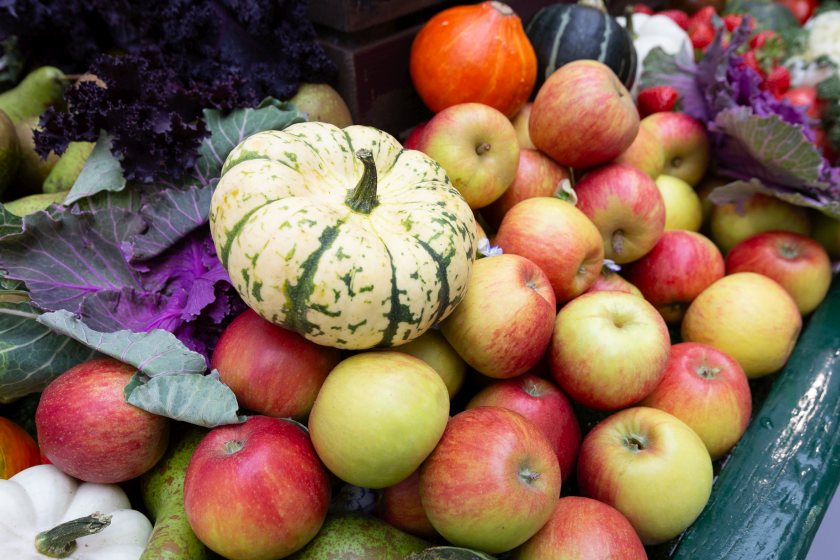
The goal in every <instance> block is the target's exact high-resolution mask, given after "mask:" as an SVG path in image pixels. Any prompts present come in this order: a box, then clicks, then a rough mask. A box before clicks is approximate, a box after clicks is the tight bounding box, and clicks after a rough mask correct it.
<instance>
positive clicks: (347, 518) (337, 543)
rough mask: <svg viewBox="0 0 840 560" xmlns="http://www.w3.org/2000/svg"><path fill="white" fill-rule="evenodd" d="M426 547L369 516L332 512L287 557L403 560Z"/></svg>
mask: <svg viewBox="0 0 840 560" xmlns="http://www.w3.org/2000/svg"><path fill="white" fill-rule="evenodd" d="M429 546H431V545H430V544H429V543H428V542H427V541H424V540H423V539H420V538H418V537H415V536H414V535H409V534H408V533H404V532H402V531H400V530H399V529H397V528H396V527H394V526H393V525H389V524H388V523H386V522H384V521H382V520H380V519H377V518H376V517H373V516H370V515H362V514H357V513H342V514H331V515H328V516H327V519H326V521H324V525H323V526H322V527H321V530H320V531H318V534H317V535H315V538H314V539H312V540H311V541H309V544H307V545H306V546H305V547H303V548H302V549H301V550H300V551H298V552H296V553H295V554H293V555H291V556H290V557H289V560H403V559H404V558H405V557H406V556H408V555H409V554H411V553H412V552H420V551H421V550H424V549H426V548H427V547H429Z"/></svg>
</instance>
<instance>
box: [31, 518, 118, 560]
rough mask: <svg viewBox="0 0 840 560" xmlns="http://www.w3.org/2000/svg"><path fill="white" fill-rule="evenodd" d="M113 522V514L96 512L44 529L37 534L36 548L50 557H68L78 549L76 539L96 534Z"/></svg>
mask: <svg viewBox="0 0 840 560" xmlns="http://www.w3.org/2000/svg"><path fill="white" fill-rule="evenodd" d="M110 524H111V516H110V515H104V514H102V513H99V512H96V513H92V514H91V515H88V516H87V517H80V518H78V519H73V520H71V521H67V522H65V523H62V524H61V525H58V526H56V527H53V528H52V529H50V530H49V531H42V532H40V533H38V534H37V535H36V536H35V550H37V551H38V552H39V553H40V554H43V555H44V556H49V557H50V558H67V557H68V556H70V555H71V554H73V552H74V551H75V550H76V539H80V538H82V537H86V536H88V535H95V534H96V533H98V532H100V531H102V530H103V529H105V527H107V526H108V525H110Z"/></svg>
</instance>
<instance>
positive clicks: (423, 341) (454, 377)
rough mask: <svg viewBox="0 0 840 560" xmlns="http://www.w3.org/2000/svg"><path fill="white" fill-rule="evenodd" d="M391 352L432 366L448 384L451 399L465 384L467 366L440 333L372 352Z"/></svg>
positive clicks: (433, 331)
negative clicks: (405, 355) (407, 355)
mask: <svg viewBox="0 0 840 560" xmlns="http://www.w3.org/2000/svg"><path fill="white" fill-rule="evenodd" d="M390 350H396V351H398V352H404V353H405V354H411V355H412V356H414V357H416V358H420V359H421V360H423V361H424V362H426V363H427V364H429V365H430V366H432V367H433V368H434V369H435V371H436V372H438V375H440V377H441V379H443V382H444V383H446V389H447V391H449V398H450V399H451V398H452V397H454V396H455V394H456V393H457V392H458V390H459V389H460V388H461V385H463V384H464V377H465V376H466V373H467V364H466V363H465V362H464V360H463V359H462V358H461V356H459V355H458V352H456V351H455V349H454V348H452V346H451V345H450V344H449V343H448V342H447V341H446V338H444V336H443V335H442V334H440V332H438V331H435V330H428V331H426V332H425V333H423V334H422V335H420V336H419V337H417V338H415V339H414V340H412V341H411V342H408V343H406V344H401V345H400V346H398V347H396V348H382V349H379V348H372V349H371V351H372V352H387V351H390Z"/></svg>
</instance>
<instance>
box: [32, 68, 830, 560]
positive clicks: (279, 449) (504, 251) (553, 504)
mask: <svg viewBox="0 0 840 560" xmlns="http://www.w3.org/2000/svg"><path fill="white" fill-rule="evenodd" d="M405 145H406V147H407V148H411V149H418V150H421V151H423V152H425V153H426V154H428V155H429V156H431V157H432V158H434V159H435V160H437V161H438V162H439V163H440V164H441V165H442V166H443V167H444V169H445V170H446V172H447V174H448V176H449V177H450V179H451V181H452V183H453V184H454V185H455V187H456V188H457V189H458V190H459V191H460V192H461V194H462V195H463V196H464V198H465V199H466V200H467V202H468V203H469V204H470V206H471V207H472V208H473V209H474V211H475V213H476V217H477V222H478V224H479V231H478V232H477V234H478V238H479V239H480V240H482V241H480V242H479V248H480V254H479V255H477V260H476V262H475V264H474V267H473V271H472V276H471V279H470V283H469V287H468V290H467V293H466V296H465V298H464V299H463V301H462V302H461V303H460V304H459V305H458V307H457V308H456V309H455V311H454V312H453V313H452V315H450V316H449V317H447V318H446V319H445V320H444V321H442V322H441V323H440V324H439V325H438V328H435V329H433V330H431V331H428V332H427V333H425V334H423V335H422V336H421V337H420V338H418V339H416V340H413V341H411V342H409V343H408V344H404V345H402V346H398V347H396V348H391V349H371V350H367V351H363V352H356V353H348V352H342V351H339V350H337V349H334V348H325V347H321V346H318V345H316V344H314V343H312V342H309V341H307V340H305V339H304V338H302V337H301V336H300V335H298V334H295V333H293V332H291V331H288V330H285V329H283V328H281V327H279V326H276V325H273V324H270V323H268V322H266V321H264V320H263V319H261V318H260V317H259V316H258V315H257V314H256V313H254V312H253V311H250V310H249V311H246V312H245V313H244V314H242V315H241V316H239V317H238V318H237V319H236V320H234V321H233V322H232V323H231V324H230V326H229V327H228V328H227V329H226V331H225V332H224V333H223V335H222V338H221V340H220V341H219V344H218V345H217V347H216V348H215V351H214V353H213V357H212V367H213V368H214V369H216V370H218V372H219V374H220V377H221V380H222V381H223V382H224V383H226V384H227V385H228V386H229V387H230V388H231V389H232V390H233V392H234V393H235V394H236V396H237V400H238V402H239V405H240V406H241V407H242V408H243V409H245V410H248V411H250V412H252V413H253V415H252V416H249V417H248V419H247V420H246V421H245V422H243V423H241V424H235V425H229V426H222V427H218V428H215V429H213V430H211V431H210V432H209V433H208V435H207V436H206V437H205V438H204V439H203V441H202V442H201V443H200V444H199V446H198V448H197V449H196V451H195V453H194V455H193V457H192V459H191V461H190V463H189V467H188V469H187V473H186V481H185V486H184V505H185V511H186V516H187V519H188V521H189V524H190V526H191V528H192V530H193V531H195V533H196V535H197V536H198V537H199V539H200V540H201V541H202V542H203V543H204V544H206V545H207V546H208V547H210V548H211V549H213V550H214V551H216V552H217V553H219V554H221V555H223V556H225V557H227V558H230V559H233V560H238V559H245V558H248V559H263V558H264V559H266V560H268V559H272V558H281V557H286V556H288V555H291V554H293V553H294V552H295V551H297V550H299V549H301V548H302V547H304V546H305V545H306V544H307V543H309V542H310V541H312V540H313V539H314V538H317V537H316V536H317V533H318V531H319V529H320V527H321V526H322V524H323V522H324V519H325V517H326V515H327V512H328V508H329V505H330V496H331V493H332V491H333V489H334V488H335V487H336V486H337V484H349V485H353V486H357V487H362V488H366V489H374V490H376V495H377V501H376V503H375V505H372V509H373V510H374V512H375V514H376V515H378V516H379V517H380V518H382V519H384V520H385V521H387V522H388V523H390V524H391V525H393V526H394V527H396V528H398V529H400V530H402V531H405V532H407V533H411V534H413V535H416V536H419V537H422V538H424V539H427V540H428V541H429V542H435V543H448V544H451V545H454V546H458V547H465V548H469V549H473V550H477V551H481V552H484V553H489V554H498V553H506V552H509V553H510V554H509V556H508V557H510V558H515V559H519V560H529V559H531V560H533V559H547V558H558V557H564V555H569V556H574V552H575V551H584V550H587V551H589V552H588V554H590V555H589V556H586V557H587V558H624V559H635V558H646V552H645V548H644V547H645V545H654V544H658V543H663V542H666V541H669V540H670V539H673V538H674V537H676V536H678V535H679V534H680V533H681V532H682V531H684V530H685V529H686V528H687V527H688V526H689V525H691V523H693V521H694V520H695V519H696V518H697V516H698V515H699V514H700V512H701V511H702V510H703V508H704V507H705V505H706V503H707V501H708V498H709V496H710V493H711V491H712V482H713V461H715V460H717V459H720V458H722V457H723V456H725V455H726V454H727V453H728V452H729V451H730V450H731V449H732V448H733V446H735V445H736V444H737V442H738V440H739V439H740V438H741V436H742V435H743V433H744V431H745V429H746V427H747V425H748V423H749V421H750V417H751V412H752V399H751V393H750V384H749V381H750V380H752V379H757V378H759V377H762V376H766V375H770V374H773V373H774V372H777V371H778V370H779V369H781V368H782V367H783V366H784V364H785V362H786V361H787V359H788V357H789V356H790V354H791V351H792V349H793V346H794V344H795V343H796V340H797V337H798V335H799V333H800V330H801V327H802V317H803V316H805V315H807V314H809V313H810V312H812V311H813V310H814V309H815V308H816V307H817V306H818V305H819V303H820V302H821V301H822V299H823V298H824V297H825V295H826V293H827V291H828V287H829V284H830V282H831V275H832V272H831V262H830V258H829V253H828V251H831V252H832V256H834V257H838V256H840V223H838V222H833V221H831V220H828V219H827V218H824V217H819V216H818V215H817V214H812V213H810V211H808V210H805V209H803V208H799V207H795V206H792V205H789V204H786V203H784V202H782V201H780V200H778V199H775V198H772V197H767V196H761V195H756V196H754V197H753V198H751V199H750V200H749V201H748V202H747V203H746V204H745V205H744V207H743V208H740V209H738V208H736V207H734V206H732V205H728V206H714V205H713V204H711V203H710V202H709V201H708V200H707V197H708V193H709V192H710V191H711V190H712V189H713V188H714V187H715V186H717V185H720V184H722V183H723V182H725V181H723V180H721V179H717V178H715V177H713V176H710V174H709V170H710V161H709V159H710V149H709V140H708V137H707V134H706V131H705V128H704V126H703V125H702V124H700V123H698V122H696V121H694V120H693V119H691V118H690V117H688V116H686V115H684V114H681V113H677V112H669V111H664V112H656V113H653V114H651V115H648V116H646V117H645V118H640V116H639V111H638V108H637V107H636V104H635V103H634V100H633V98H632V96H631V95H630V93H629V92H628V91H627V89H626V88H625V87H624V86H623V85H622V84H621V82H620V81H619V80H618V79H617V77H616V76H615V74H614V73H613V72H612V70H610V69H609V68H608V67H607V66H605V65H603V64H601V63H598V62H595V61H576V62H572V63H569V64H567V65H565V66H563V67H561V68H560V69H559V70H557V71H556V72H555V73H553V74H552V75H551V76H550V77H549V78H548V79H547V80H546V82H545V84H544V85H543V86H542V87H541V88H540V89H539V91H538V92H536V96H535V97H534V99H533V102H529V103H527V104H525V106H524V107H523V108H522V109H521V110H520V111H519V112H517V113H516V114H515V115H514V116H513V117H508V116H506V115H505V114H504V113H502V112H500V111H499V110H498V109H496V108H494V107H491V106H489V105H485V104H483V103H478V102H462V103H455V104H452V105H451V106H449V107H447V108H445V109H443V110H440V111H439V112H437V113H435V114H434V116H433V117H432V118H431V119H430V120H429V121H428V122H425V123H422V124H421V125H419V126H418V127H416V128H415V129H414V130H413V131H412V132H411V134H410V135H409V136H408V138H407V139H406V142H405ZM812 228H813V229H812ZM701 231H702V232H704V233H701ZM812 232H813V234H814V235H817V234H818V235H819V238H820V240H821V242H822V243H823V244H825V246H823V245H822V244H821V243H820V242H817V241H816V240H815V239H814V238H812V237H810V236H809V235H811V234H812ZM827 250H828V251H827ZM677 333H679V335H677ZM672 336H673V338H672ZM677 336H679V338H681V342H679V343H674V342H676V340H675V339H676V337H677ZM131 373H132V372H131V371H128V370H127V369H125V368H122V369H121V368H120V366H119V363H118V362H116V361H113V360H105V361H101V360H100V361H93V362H89V363H87V364H83V365H81V366H78V367H77V368H74V369H73V370H71V371H70V372H68V373H66V374H65V376H71V377H72V376H75V377H77V378H78V379H81V381H79V380H78V379H77V381H76V382H74V383H69V382H68V383H66V384H62V383H61V382H60V381H61V379H59V380H58V381H56V382H55V383H53V384H51V385H50V386H49V387H48V388H47V390H46V391H45V392H44V395H43V398H42V400H41V404H40V405H39V411H38V415H37V418H36V421H37V424H38V432H39V437H41V434H43V442H42V445H44V446H45V449H42V451H44V452H45V453H46V454H49V455H50V456H51V457H54V458H57V460H59V461H60V462H61V464H60V465H58V466H59V467H60V468H61V469H62V470H63V471H64V472H67V473H70V474H72V475H74V476H77V477H79V478H83V479H85V480H98V481H103V482H105V481H109V482H110V481H120V480H128V479H131V478H132V477H136V476H138V475H139V474H141V473H143V472H145V471H147V470H148V469H150V468H151V467H152V466H153V465H154V463H155V461H156V460H157V458H159V457H160V455H161V453H162V452H163V449H164V448H165V446H166V438H167V435H166V432H165V430H164V427H162V425H160V424H159V423H156V422H157V420H155V418H156V417H154V416H153V415H147V416H143V417H142V418H135V417H130V418H129V417H128V416H124V415H125V414H127V412H126V410H128V411H130V412H131V413H132V414H135V415H136V414H140V412H142V411H137V410H136V409H133V407H130V406H129V405H127V404H125V403H124V400H123V399H122V398H121V395H122V388H123V387H124V386H125V382H126V378H127V377H130V375H131ZM65 379H67V378H65ZM94 379H95V380H96V381H95V385H96V387H95V388H94V382H93V380H94ZM110 379H113V382H111V381H109V380H110ZM71 388H72V390H74V391H83V392H85V394H86V395H87V396H86V398H85V399H79V398H74V397H73V395H72V394H69V393H68V391H70V390H71ZM106 390H107V391H110V393H112V395H111V396H110V397H107V399H110V401H112V402H114V403H118V404H119V406H118V405H117V404H114V407H113V409H111V408H105V407H96V413H97V417H96V421H97V422H100V423H102V424H104V425H107V426H108V427H109V428H108V431H107V433H108V434H109V435H108V436H107V437H105V436H103V437H101V438H91V437H86V438H84V441H82V440H78V441H70V440H67V439H60V438H55V439H51V438H50V433H51V427H60V426H63V425H67V423H69V422H81V421H83V419H84V417H85V416H88V417H89V416H90V415H85V414H84V413H83V412H82V411H77V410H73V409H70V408H68V407H67V406H64V405H63V404H62V403H67V402H85V403H90V402H91V396H90V395H92V394H94V393H97V394H100V395H102V394H104V393H105V392H106ZM107 399H106V400H107ZM86 406H87V408H88V409H89V410H90V409H92V407H90V405H89V404H87V405H86ZM143 414H144V415H145V414H146V413H143ZM581 414H586V415H587V418H597V423H596V424H595V425H594V426H592V427H591V429H590V426H589V425H587V424H588V423H587V422H584V421H582V416H581ZM280 418H288V419H292V420H293V421H291V422H290V421H284V420H280ZM295 421H297V422H301V423H305V424H306V427H307V428H308V434H307V432H306V431H304V430H301V429H300V426H296V425H295ZM119 426H131V430H124V431H120V430H117V429H115V428H116V427H119ZM103 433H104V432H103ZM54 462H55V460H54ZM569 489H572V490H571V491H570V490H569ZM561 496H563V497H561Z"/></svg>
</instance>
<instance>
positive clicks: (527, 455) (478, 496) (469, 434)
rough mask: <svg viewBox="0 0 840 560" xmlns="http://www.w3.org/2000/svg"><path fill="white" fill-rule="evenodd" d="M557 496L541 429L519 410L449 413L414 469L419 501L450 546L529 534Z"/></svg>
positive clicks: (499, 543) (490, 543)
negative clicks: (428, 452) (443, 427)
mask: <svg viewBox="0 0 840 560" xmlns="http://www.w3.org/2000/svg"><path fill="white" fill-rule="evenodd" d="M559 496H560V467H559V465H558V464H557V456H556V455H555V454H554V450H553V449H552V448H551V444H550V443H549V442H548V440H547V439H546V437H545V436H544V435H543V433H542V432H541V431H540V430H539V429H538V428H537V427H536V426H534V424H532V423H531V422H530V421H529V420H526V419H525V418H524V417H522V415H520V414H518V413H516V412H513V411H511V410H507V409H505V408H501V407H496V406H481V407H478V408H473V409H470V410H465V411H464V412H461V413H459V414H456V415H455V416H453V417H452V418H451V419H450V420H449V423H448V424H447V426H446V430H445V431H444V433H443V437H442V438H441V440H440V442H439V443H438V445H437V447H435V449H434V451H432V454H431V455H429V457H428V459H426V461H425V462H424V463H423V466H422V468H421V470H420V499H421V501H422V503H423V509H425V510H426V514H427V515H428V516H429V521H431V523H432V525H433V526H434V528H435V529H436V530H437V531H438V532H439V533H440V534H441V535H442V536H443V538H445V539H446V540H447V541H449V542H450V543H452V544H454V545H455V546H463V547H468V548H475V549H479V550H482V551H485V552H489V553H490V554H496V553H499V552H504V551H506V550H511V549H512V548H515V547H517V546H519V545H520V544H522V543H523V542H525V541H526V540H528V539H529V538H531V537H532V536H533V535H534V534H535V533H536V532H537V531H538V530H539V529H540V527H542V526H543V525H544V524H545V522H546V521H548V519H549V518H550V517H551V513H552V512H553V511H554V506H555V504H556V503H557V499H558V497H559Z"/></svg>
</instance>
